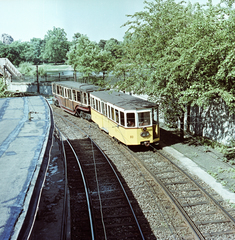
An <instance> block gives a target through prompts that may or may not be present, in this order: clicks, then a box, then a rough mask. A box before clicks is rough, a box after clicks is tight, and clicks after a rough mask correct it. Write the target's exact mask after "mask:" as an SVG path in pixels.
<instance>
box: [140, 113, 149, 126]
mask: <svg viewBox="0 0 235 240" xmlns="http://www.w3.org/2000/svg"><path fill="white" fill-rule="evenodd" d="M138 118H139V119H138V120H139V126H146V125H150V112H140V113H138Z"/></svg>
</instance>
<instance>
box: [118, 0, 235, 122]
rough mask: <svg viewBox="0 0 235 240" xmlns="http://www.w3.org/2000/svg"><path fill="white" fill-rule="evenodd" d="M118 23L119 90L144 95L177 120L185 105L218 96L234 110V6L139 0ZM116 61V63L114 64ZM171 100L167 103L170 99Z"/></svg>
mask: <svg viewBox="0 0 235 240" xmlns="http://www.w3.org/2000/svg"><path fill="white" fill-rule="evenodd" d="M129 17H130V18H131V20H130V21H128V22H127V23H126V24H124V26H128V27H129V29H128V32H127V34H126V36H125V39H124V48H123V54H124V55H123V58H122V62H124V63H125V65H124V66H123V65H121V64H120V63H118V65H116V66H115V68H116V69H117V70H116V71H115V74H117V75H118V76H121V72H122V73H125V72H128V74H126V75H125V81H123V80H122V81H120V82H118V83H117V86H118V87H119V89H120V90H132V91H134V92H135V93H139V94H147V95H149V96H150V97H151V99H152V100H153V101H157V102H159V103H161V104H162V105H163V106H164V107H167V106H170V111H171V112H172V113H173V116H178V117H179V118H181V121H183V117H182V116H183V115H182V113H183V112H184V111H185V108H186V106H187V105H194V104H197V105H200V106H205V105H208V104H209V103H210V102H211V100H212V99H223V100H224V101H225V102H226V104H227V105H228V106H229V107H230V109H235V90H234V87H233V86H234V84H235V68H234V64H235V58H234V53H235V52H234V46H235V45H234V42H235V35H234V32H235V23H234V22H235V21H234V20H235V10H234V9H232V8H230V7H224V6H223V7H222V6H221V5H215V6H214V5H213V4H212V1H210V0H209V1H208V2H207V3H206V4H204V5H200V4H199V3H196V4H195V5H192V4H191V3H188V4H187V5H185V2H179V3H176V2H175V1H174V0H155V1H153V2H147V1H146V2H145V10H144V11H142V12H137V13H135V14H133V15H130V16H129ZM117 66H119V67H117ZM172 103H173V104H172Z"/></svg>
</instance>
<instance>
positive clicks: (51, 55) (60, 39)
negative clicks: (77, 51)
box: [42, 27, 68, 63]
mask: <svg viewBox="0 0 235 240" xmlns="http://www.w3.org/2000/svg"><path fill="white" fill-rule="evenodd" d="M66 35H67V34H66V33H65V31H64V29H61V28H56V27H53V30H49V31H48V32H47V35H46V36H45V38H44V40H45V47H44V49H43V54H42V56H43V59H45V60H47V61H49V62H54V63H59V62H63V61H65V59H66V53H67V52H68V41H67V37H66Z"/></svg>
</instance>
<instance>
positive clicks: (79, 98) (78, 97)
mask: <svg viewBox="0 0 235 240" xmlns="http://www.w3.org/2000/svg"><path fill="white" fill-rule="evenodd" d="M77 101H78V102H81V94H80V92H77Z"/></svg>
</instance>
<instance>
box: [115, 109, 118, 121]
mask: <svg viewBox="0 0 235 240" xmlns="http://www.w3.org/2000/svg"><path fill="white" fill-rule="evenodd" d="M115 115H116V122H117V123H119V113H118V110H117V109H115Z"/></svg>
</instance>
